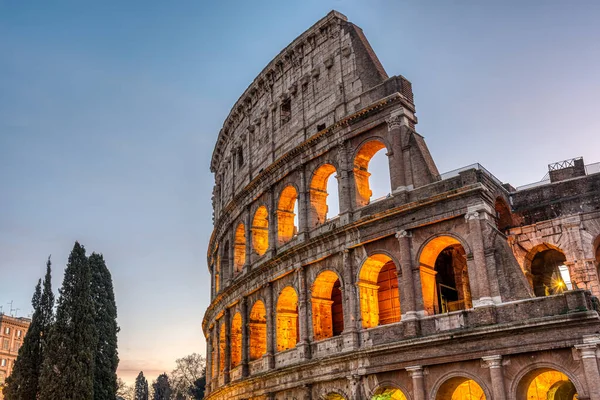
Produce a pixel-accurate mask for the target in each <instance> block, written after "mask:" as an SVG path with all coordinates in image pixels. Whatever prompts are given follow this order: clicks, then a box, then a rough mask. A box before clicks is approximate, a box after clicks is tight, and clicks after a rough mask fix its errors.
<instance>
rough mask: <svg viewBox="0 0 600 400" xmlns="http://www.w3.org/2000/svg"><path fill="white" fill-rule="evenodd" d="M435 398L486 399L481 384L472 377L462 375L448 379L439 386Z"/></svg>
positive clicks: (442, 399)
mask: <svg viewBox="0 0 600 400" xmlns="http://www.w3.org/2000/svg"><path fill="white" fill-rule="evenodd" d="M435 399H436V400H486V396H485V393H484V391H483V389H482V388H481V386H480V385H479V384H478V383H477V382H475V381H474V380H473V379H469V378H465V377H462V376H458V377H454V378H450V379H448V380H447V381H446V382H444V384H443V385H442V386H441V387H440V388H439V390H438V392H437V394H436V396H435Z"/></svg>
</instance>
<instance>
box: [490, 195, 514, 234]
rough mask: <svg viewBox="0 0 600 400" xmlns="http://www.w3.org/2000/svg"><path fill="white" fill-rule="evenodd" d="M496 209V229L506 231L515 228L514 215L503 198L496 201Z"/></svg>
mask: <svg viewBox="0 0 600 400" xmlns="http://www.w3.org/2000/svg"><path fill="white" fill-rule="evenodd" d="M494 209H495V210H496V227H497V228H498V229H499V230H501V231H503V232H504V231H505V230H507V229H509V228H510V227H512V226H513V220H512V214H511V212H510V207H509V206H508V204H506V201H504V199H502V198H501V197H498V198H497V199H496V202H495V203H494Z"/></svg>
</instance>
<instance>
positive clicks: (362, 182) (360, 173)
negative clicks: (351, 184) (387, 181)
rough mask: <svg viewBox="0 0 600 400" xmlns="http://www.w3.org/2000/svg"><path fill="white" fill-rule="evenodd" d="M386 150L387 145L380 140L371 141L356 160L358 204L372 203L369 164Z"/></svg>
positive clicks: (360, 151) (361, 150) (355, 175)
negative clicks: (376, 155)
mask: <svg viewBox="0 0 600 400" xmlns="http://www.w3.org/2000/svg"><path fill="white" fill-rule="evenodd" d="M383 149H385V145H384V144H383V143H382V142H380V141H378V140H371V141H369V142H367V143H365V144H364V145H363V146H362V147H361V148H360V150H359V152H358V154H357V155H356V157H355V158H354V179H355V182H356V204H357V205H358V206H359V207H361V206H366V205H367V204H369V202H370V201H371V196H372V195H373V191H372V190H371V186H370V184H369V177H370V176H371V174H370V173H369V162H370V161H371V159H372V158H373V156H374V155H375V154H376V153H378V152H379V151H380V150H383Z"/></svg>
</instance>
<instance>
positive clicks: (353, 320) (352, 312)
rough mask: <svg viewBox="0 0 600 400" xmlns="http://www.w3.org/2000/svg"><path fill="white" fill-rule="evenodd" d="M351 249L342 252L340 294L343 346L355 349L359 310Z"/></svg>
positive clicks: (357, 340) (357, 339)
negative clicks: (342, 298)
mask: <svg viewBox="0 0 600 400" xmlns="http://www.w3.org/2000/svg"><path fill="white" fill-rule="evenodd" d="M352 251H353V250H352V249H346V250H344V251H343V252H342V271H343V277H342V278H343V280H344V285H343V288H342V294H343V296H344V301H345V302H344V304H343V310H344V333H343V335H344V346H347V347H349V348H352V349H355V348H357V347H358V346H359V343H360V342H359V338H358V329H359V328H358V326H357V324H358V321H359V320H360V318H359V315H358V314H359V311H358V309H357V304H358V301H357V296H356V285H355V284H356V282H355V279H354V265H353V263H352Z"/></svg>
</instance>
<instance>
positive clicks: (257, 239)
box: [252, 206, 269, 256]
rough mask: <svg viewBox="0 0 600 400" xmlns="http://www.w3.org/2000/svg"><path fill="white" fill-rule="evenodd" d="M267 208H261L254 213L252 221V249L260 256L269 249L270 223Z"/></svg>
mask: <svg viewBox="0 0 600 400" xmlns="http://www.w3.org/2000/svg"><path fill="white" fill-rule="evenodd" d="M268 215H269V213H268V211H267V207H265V206H260V207H258V209H257V210H256V212H255V213H254V219H253V220H252V247H253V248H254V251H256V253H257V254H258V255H259V256H262V255H263V254H265V253H266V252H267V249H268V248H269V222H268Z"/></svg>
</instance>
